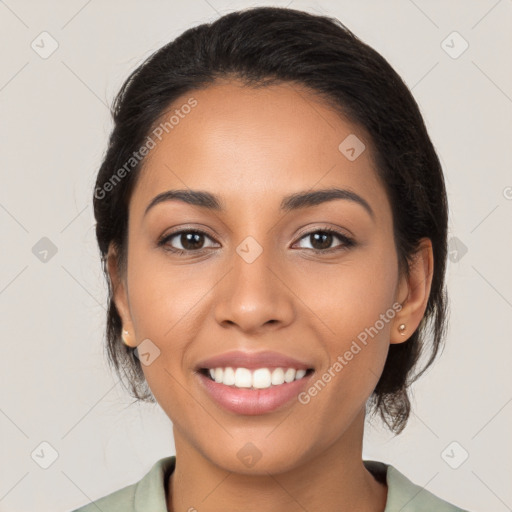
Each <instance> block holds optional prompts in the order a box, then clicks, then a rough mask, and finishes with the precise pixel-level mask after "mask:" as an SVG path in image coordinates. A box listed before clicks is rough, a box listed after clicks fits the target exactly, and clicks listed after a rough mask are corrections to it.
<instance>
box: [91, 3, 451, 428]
mask: <svg viewBox="0 0 512 512" xmlns="http://www.w3.org/2000/svg"><path fill="white" fill-rule="evenodd" d="M218 79H228V80H229V79H237V80H241V81H242V82H243V83H244V84H245V85H247V86H248V87H265V86H266V85H269V84H273V83H289V84H296V85H300V86H303V87H306V88H308V89H309V90H311V91H313V92H314V93H316V94H317V95H318V96H320V97H321V98H322V99H324V100H325V101H326V102H328V104H329V105H330V106H331V107H332V108H333V109H336V111H338V112H339V113H340V115H343V116H344V118H345V119H346V120H348V121H350V122H352V123H353V124H355V125H357V126H359V127H361V129H362V130H363V131H364V133H365V134H368V137H369V141H370V145H371V150H372V155H373V158H374V162H375V167H376V169H377V174H378V177H379V178H380V179H381V181H382V183H383V185H384V187H385V189H386V192H387V194H388V198H389V201H390V204H391V208H392V214H393V230H394V240H395V246H396V250H397V254H398V258H399V265H400V271H401V272H402V273H405V274H406V275H407V274H408V272H409V264H410V261H411V258H412V257H413V256H414V253H415V252H416V250H417V249H418V243H419V241H420V239H421V238H423V237H427V238H429V239H430V240H431V241H432V245H433V253H434V263H435V264H434V270H433V277H432V286H431V290H430V296H429V299H428V304H427V308H426V311H425V315H424V317H423V319H422V321H421V323H420V325H419V326H418V328H417V329H416V331H415V332H414V333H413V334H412V335H411V336H410V338H409V339H408V340H407V341H406V342H404V343H399V344H391V345H390V348H389V353H388V357H387V360H386V363H385V366H384V370H383V373H382V375H381V377H380V380H379V381H378V383H377V385H376V387H375V390H374V392H373V394H372V395H371V397H370V400H369V401H368V404H367V405H369V410H370V411H371V412H372V413H375V412H376V411H379V413H380V416H381V417H382V419H383V420H384V422H385V423H386V425H387V426H388V427H389V428H390V430H392V431H393V432H395V433H400V432H401V431H402V430H403V428H404V427H405V425H406V423H407V420H408V417H409V414H410V409H411V405H410V400H409V394H408V392H409V389H408V388H409V386H410V384H411V383H412V382H413V381H414V380H416V379H417V378H418V377H419V376H420V375H421V374H422V373H423V372H424V371H425V370H426V369H427V368H428V367H429V366H430V365H431V364H432V362H433V360H434V359H435V357H436V355H437V353H438V351H439V348H440V347H441V345H442V342H443V338H444V333H445V329H446V324H447V313H448V311H447V309H448V308H447V297H446V291H445V288H444V275H445V267H446V256H447V229H448V226H447V224H448V205H447V198H446V190H445V183H444V178H443V172H442V168H441V165H440V162H439V159H438V157H437V155H436V152H435V150H434V147H433V145H432V142H431V140H430V138H429V136H428V134H427V130H426V127H425V124H424V121H423V119H422V116H421V114H420V110H419V108H418V105H417V103H416V101H415V100H414V98H413V96H412V94H411V92H410V91H409V90H408V88H407V86H406V85H405V84H404V82H403V81H402V80H401V78H400V77H399V76H398V74H397V73H396V72H395V71H394V70H393V68H392V67H391V66H390V64H389V63H388V62H387V61H386V60H385V59H384V58H383V57H382V56H381V55H380V54H379V53H377V52H376V51H375V50H373V49H372V48H371V47H369V46H368V45H366V44H365V43H363V42H362V41H361V40H360V39H358V37H357V36H355V35H354V34H353V33H352V32H351V31H350V30H348V29H347V28H346V27H345V26H344V25H343V24H342V23H341V22H340V21H339V20H337V19H335V18H330V17H327V16H318V15H313V14H309V13H306V12H302V11H298V10H293V9H287V8H277V7H257V8H250V9H245V10H241V11H237V12H232V13H229V14H227V15H225V16H222V17H221V18H219V19H217V20H216V21H214V22H213V23H210V24H202V25H200V26H197V27H193V28H190V29H189V30H187V31H185V32H184V33H183V34H182V35H180V36H179V37H178V38H176V39H175V40H174V41H171V42H170V43H168V44H166V45H165V46H163V47H162V48H160V49H159V50H157V51H156V52H155V53H153V54H152V55H151V56H150V57H148V58H147V59H146V60H145V61H144V62H143V63H142V64H141V65H140V66H139V67H137V69H135V70H134V71H133V72H132V73H131V75H130V76H129V77H128V78H127V80H126V82H125V83H124V84H123V86H122V87H121V90H120V91H119V93H118V95H117V97H116V99H115V101H114V104H113V108H112V117H113V121H114V127H113V130H112V133H111V135H110V140H109V146H108V149H107V151H106V154H105V156H104V159H103V162H102V164H101V167H100V169H99V172H98V176H97V181H96V186H95V191H94V199H93V202H94V214H95V218H96V222H97V223H96V236H97V239H98V244H99V249H100V253H101V258H102V263H103V270H104V272H105V275H106V277H107V282H108V286H109V297H108V313H107V327H106V353H107V358H108V361H109V363H110V365H111V367H112V368H113V369H114V370H115V371H116V372H117V374H118V375H119V377H120V380H121V381H122V382H123V381H124V380H125V379H126V381H127V383H128V388H127V389H129V390H130V392H131V394H132V395H133V397H134V398H136V399H137V400H148V401H151V402H154V401H155V400H154V397H153V395H152V393H151V391H150V389H149V387H148V386H147V383H146V381H145V378H144V374H143V372H142V368H141V365H140V361H139V359H138V357H137V355H136V353H135V350H133V349H130V348H129V347H127V346H126V345H125V344H124V343H122V341H121V329H122V324H121V318H120V316H119V313H118V311H117V309H116V307H115V304H114V301H113V297H112V288H111V283H110V279H109V275H108V271H107V266H106V255H107V252H108V248H109V245H110V244H113V245H114V246H115V247H116V248H117V250H118V254H119V268H120V270H121V272H125V271H126V249H127V227H128V204H129V201H130V197H131V193H132V191H133V189H134V186H135V184H136V180H137V177H138V175H139V174H140V171H141V169H142V165H143V163H144V159H141V160H134V158H133V155H134V154H135V153H136V152H137V151H138V149H139V148H140V147H141V146H143V144H144V141H145V140H146V139H147V137H148V134H149V133H150V132H151V130H152V129H153V127H154V126H155V124H156V123H157V121H159V119H160V118H161V116H162V115H163V114H165V113H166V112H167V111H168V109H169V108H170V105H171V104H172V103H173V101H175V100H176V99H177V98H178V97H180V96H182V95H184V94H186V93H189V92H192V91H194V90H198V89H202V88H205V87H208V85H211V84H213V83H214V81H215V80H218ZM137 154H138V153H137ZM127 162H132V163H131V167H129V168H127V166H126V164H127ZM121 169H124V170H125V171H124V172H122V173H121V172H119V171H120V170H121ZM116 173H117V174H116ZM121 175H122V179H121V178H120V176H121ZM423 354H425V355H426V356H427V359H426V361H425V363H424V365H423V367H422V368H421V369H419V368H417V366H418V364H419V359H420V356H422V355H423ZM414 370H416V371H414ZM123 384H124V382H123Z"/></svg>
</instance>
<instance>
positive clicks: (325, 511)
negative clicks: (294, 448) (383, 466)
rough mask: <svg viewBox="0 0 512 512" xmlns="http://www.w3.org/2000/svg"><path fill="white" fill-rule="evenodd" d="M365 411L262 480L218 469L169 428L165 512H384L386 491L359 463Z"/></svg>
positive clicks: (360, 461)
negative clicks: (171, 456) (172, 453)
mask: <svg viewBox="0 0 512 512" xmlns="http://www.w3.org/2000/svg"><path fill="white" fill-rule="evenodd" d="M363 429H364V409H363V410H362V411H361V412H360V414H359V415H358V416H357V417H356V419H355V420H354V422H353V423H352V424H351V425H350V427H349V428H348V429H347V431H346V432H345V433H344V434H343V436H342V437H341V438H339V439H338V440H336V442H335V443H334V444H333V445H331V446H329V447H328V448H327V449H326V450H324V451H323V452H322V453H316V454H314V455H313V456H312V457H309V458H307V459H305V460H304V461H303V463H302V464H301V465H298V466H295V467H294V468H293V469H291V470H288V471H285V472H280V473H275V474H270V473H267V474H266V475H247V474H240V473H234V472H230V471H226V470H223V469H222V468H220V467H219V466H216V465H214V464H213V463H212V462H211V461H209V460H208V459H206V458H205V457H204V455H203V454H202V453H200V452H198V451H197V450H196V449H195V448H194V446H192V445H191V444H190V443H189V442H188V440H187V439H186V437H184V436H183V435H182V434H181V432H179V430H177V429H176V428H175V427H174V439H175V445H176V466H175V469H174V471H173V473H172V475H171V477H170V481H169V486H168V490H169V492H168V495H167V508H168V510H169V512H185V511H194V510H198V511H201V512H203V511H204V512H221V511H222V512H234V511H238V510H242V509H247V508H248V507H247V504H248V503H250V504H251V507H250V508H251V509H252V510H265V511H268V512H278V511H279V512H280V511H282V510H287V511H289V512H295V511H297V512H304V510H322V512H349V511H353V510H358V511H360V512H383V511H384V509H385V506H386V499H387V486H386V485H385V484H381V483H379V482H377V480H376V479H375V478H374V476H373V475H372V474H371V473H370V472H369V471H368V470H367V469H366V468H365V466H364V464H363V461H362V440H363Z"/></svg>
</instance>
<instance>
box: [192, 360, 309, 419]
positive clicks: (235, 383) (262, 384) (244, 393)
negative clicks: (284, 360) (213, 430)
mask: <svg viewBox="0 0 512 512" xmlns="http://www.w3.org/2000/svg"><path fill="white" fill-rule="evenodd" d="M314 373H315V372H314V369H313V368H307V369H303V368H299V369H295V368H283V367H278V368H273V369H271V368H256V369H253V370H249V369H248V368H241V367H238V368H234V367H229V366H228V367H225V368H223V367H216V368H201V369H199V370H198V371H197V372H195V375H196V376H197V378H198V379H199V386H200V388H201V389H202V391H203V392H204V393H205V394H206V396H207V397H208V399H209V400H211V401H212V402H213V403H215V405H216V406H218V407H220V408H221V409H222V410H224V411H227V412H229V413H232V414H236V415H246V416H256V415H263V414H269V413H272V412H276V411H279V410H282V409H283V408H285V407H290V406H292V404H293V401H294V400H295V401H298V397H299V394H300V393H301V392H302V391H304V389H306V387H307V386H308V385H309V382H310V381H311V378H312V376H313V374H314Z"/></svg>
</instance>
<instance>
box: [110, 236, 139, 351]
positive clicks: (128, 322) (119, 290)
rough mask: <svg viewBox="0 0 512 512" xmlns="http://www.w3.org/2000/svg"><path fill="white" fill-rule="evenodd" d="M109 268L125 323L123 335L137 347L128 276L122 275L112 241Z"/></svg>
mask: <svg viewBox="0 0 512 512" xmlns="http://www.w3.org/2000/svg"><path fill="white" fill-rule="evenodd" d="M107 270H108V273H109V277H110V283H111V287H112V299H113V301H114V304H115V306H116V309H117V311H118V313H119V315H120V317H121V320H122V323H123V330H126V331H128V334H126V333H123V334H122V337H123V340H124V342H125V344H126V345H128V346H130V347H136V346H137V345H136V343H135V333H134V330H133V322H132V318H131V314H130V306H129V302H128V289H127V285H126V276H123V275H121V272H120V269H119V256H118V252H117V249H116V247H115V246H114V244H112V243H110V245H109V248H108V253H107Z"/></svg>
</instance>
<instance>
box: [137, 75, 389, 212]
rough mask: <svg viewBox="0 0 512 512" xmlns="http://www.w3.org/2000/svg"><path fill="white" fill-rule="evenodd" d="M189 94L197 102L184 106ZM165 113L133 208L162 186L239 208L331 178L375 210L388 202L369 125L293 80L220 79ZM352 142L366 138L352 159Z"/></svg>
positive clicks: (277, 198)
mask: <svg viewBox="0 0 512 512" xmlns="http://www.w3.org/2000/svg"><path fill="white" fill-rule="evenodd" d="M191 99H193V100H195V102H196V104H195V106H194V107H193V108H188V107H187V108H183V106H184V105H190V104H192V103H191V101H190V100H191ZM171 116H173V118H172V123H170V122H169V120H170V119H171ZM160 121H161V123H160V125H159V126H160V130H159V131H158V132H156V133H157V135H158V136H157V135H155V130H153V132H152V133H151V134H149V135H150V137H151V138H152V139H153V141H154V143H155V144H154V147H153V149H151V151H150V152H149V154H148V155H147V157H146V160H145V163H144V167H143V169H142V171H141V176H140V179H139V180H138V183H137V186H136V189H135V191H134V194H133V196H132V201H131V203H130V210H131V212H132V213H133V214H135V215H140V216H142V215H143V212H144V209H145V207H146V206H147V204H148V203H149V202H150V201H151V199H152V198H153V197H155V196H156V195H157V194H159V193H161V192H163V191H166V190H169V189H186V188H190V189H194V190H207V191H209V192H212V193H214V194H215V195H218V196H220V197H221V198H223V199H224V198H225V203H226V205H227V207H228V208H231V209H233V210H238V211H240V209H244V208H245V209H248V208H254V209H257V208H261V207H262V206H264V205H267V204H269V203H270V202H272V203H275V204H274V206H275V207H276V208H277V207H278V206H279V203H280V201H281V198H282V197H283V196H285V195H289V194H291V193H294V192H296V191H304V190H313V189H317V188H327V187H332V186H335V187H342V188H346V189H350V190H352V191H354V192H356V193H358V194H359V195H363V196H364V197H365V198H366V199H367V201H368V202H370V203H373V204H372V207H373V208H374V210H376V213H377V214H378V213H383V212H379V208H381V209H386V208H387V206H389V205H387V204H386V202H387V198H386V197H385V193H384V189H383V187H382V185H381V183H380V181H379V179H378V177H377V175H376V172H375V170H374V164H373V159H372V156H371V155H372V153H371V151H372V148H371V147H370V141H369V140H368V136H367V135H366V134H365V132H364V131H363V130H361V129H360V128H359V127H356V126H355V125H353V124H351V123H349V122H348V121H346V120H344V119H343V118H342V117H341V116H340V115H339V114H338V113H337V112H335V111H334V110H333V109H332V107H330V106H329V105H327V104H326V103H324V102H323V101H322V99H321V98H320V97H319V96H317V95H315V94H314V93H312V92H311V91H308V90H307V89H304V88H302V87H299V86H298V85H296V84H281V85H272V86H267V87H263V88H251V87H247V86H243V85H242V84H239V83H236V82H225V83H222V82H220V83H216V84H215V85H213V86H209V87H208V88H206V89H202V90H194V91H191V92H190V93H187V94H185V95H183V96H182V97H180V98H179V99H178V100H176V101H175V102H174V103H173V105H172V106H171V107H170V108H169V109H168V110H167V111H166V113H165V114H164V115H163V116H162V117H161V119H160ZM165 122H167V125H165V124H164V123H165ZM162 128H165V129H162ZM344 141H347V142H346V143H345V142H344ZM363 141H364V142H363ZM354 142H355V145H356V146H355V149H356V150H357V151H358V152H359V151H361V148H363V146H357V144H361V143H363V144H365V149H364V150H363V151H362V152H361V153H360V154H359V156H357V158H356V159H355V160H354V159H353V158H352V159H349V158H347V154H346V153H345V151H346V149H347V145H348V146H354ZM340 144H341V147H340ZM349 154H350V153H349ZM379 205H380V206H379Z"/></svg>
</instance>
